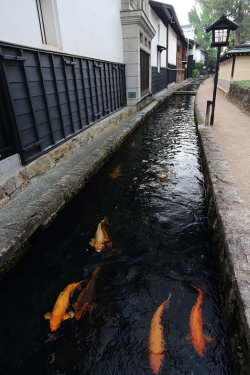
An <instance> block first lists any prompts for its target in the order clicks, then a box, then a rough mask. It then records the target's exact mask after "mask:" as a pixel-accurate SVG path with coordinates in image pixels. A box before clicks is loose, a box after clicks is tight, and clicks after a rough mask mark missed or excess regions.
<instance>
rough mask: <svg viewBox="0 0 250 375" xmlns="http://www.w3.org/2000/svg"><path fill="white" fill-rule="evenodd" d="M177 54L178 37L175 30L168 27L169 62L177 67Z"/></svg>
mask: <svg viewBox="0 0 250 375" xmlns="http://www.w3.org/2000/svg"><path fill="white" fill-rule="evenodd" d="M176 54H177V35H176V34H175V32H174V30H173V29H172V28H171V27H170V26H168V62H169V64H173V65H176Z"/></svg>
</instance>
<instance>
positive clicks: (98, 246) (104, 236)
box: [89, 218, 112, 252]
mask: <svg viewBox="0 0 250 375" xmlns="http://www.w3.org/2000/svg"><path fill="white" fill-rule="evenodd" d="M105 224H109V222H108V220H107V219H106V218H105V219H104V220H102V221H101V222H100V223H99V224H98V227H97V231H96V234H95V238H92V240H91V241H90V243H89V244H90V245H91V246H93V247H94V248H95V250H96V251H98V252H99V251H102V250H103V249H104V248H105V247H106V246H108V247H111V246H112V242H111V241H110V238H109V236H108V233H107V232H106V229H105Z"/></svg>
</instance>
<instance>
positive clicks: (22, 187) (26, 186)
mask: <svg viewBox="0 0 250 375" xmlns="http://www.w3.org/2000/svg"><path fill="white" fill-rule="evenodd" d="M29 185H30V184H29V181H26V182H25V183H24V184H23V185H22V186H21V191H24V190H26V189H27V188H28V187H29Z"/></svg>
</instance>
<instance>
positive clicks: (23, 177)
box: [15, 170, 27, 189]
mask: <svg viewBox="0 0 250 375" xmlns="http://www.w3.org/2000/svg"><path fill="white" fill-rule="evenodd" d="M26 181H27V174H26V172H25V170H22V171H19V172H18V173H17V174H16V176H15V183H16V188H17V189H19V188H20V187H21V186H22V185H23V183H24V182H26Z"/></svg>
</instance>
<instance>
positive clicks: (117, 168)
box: [110, 164, 122, 179]
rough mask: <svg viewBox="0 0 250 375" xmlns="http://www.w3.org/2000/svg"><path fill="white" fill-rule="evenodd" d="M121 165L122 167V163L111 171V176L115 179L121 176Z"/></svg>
mask: <svg viewBox="0 0 250 375" xmlns="http://www.w3.org/2000/svg"><path fill="white" fill-rule="evenodd" d="M121 167H122V164H120V165H118V166H117V167H116V168H115V169H114V172H112V173H110V177H111V178H113V179H115V178H117V177H119V176H121Z"/></svg>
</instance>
